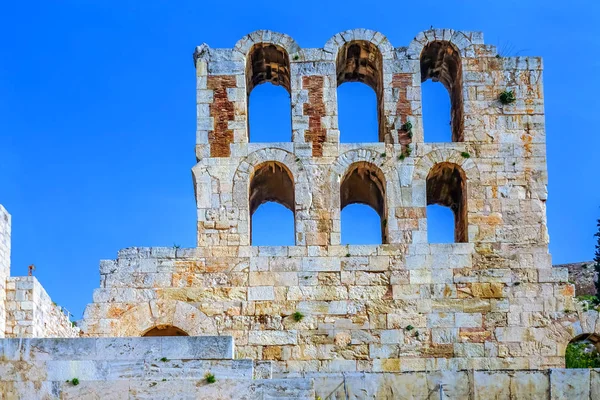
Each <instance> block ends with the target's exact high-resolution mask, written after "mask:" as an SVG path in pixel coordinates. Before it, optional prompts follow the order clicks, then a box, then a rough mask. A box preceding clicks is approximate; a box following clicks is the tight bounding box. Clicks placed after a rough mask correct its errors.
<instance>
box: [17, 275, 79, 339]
mask: <svg viewBox="0 0 600 400" xmlns="http://www.w3.org/2000/svg"><path fill="white" fill-rule="evenodd" d="M6 314H7V315H6V337H7V338H14V337H35V338H45V337H50V338H52V337H78V336H79V329H78V328H76V327H75V326H73V324H72V323H71V321H69V318H68V316H67V315H66V314H65V313H64V312H63V310H62V309H61V308H60V306H58V305H57V304H56V303H53V302H52V300H51V299H50V296H48V293H46V290H45V289H44V288H43V287H42V285H41V284H40V282H39V281H38V280H37V279H36V278H35V277H34V276H21V277H10V278H8V280H7V282H6Z"/></svg>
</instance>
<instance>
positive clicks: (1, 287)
mask: <svg viewBox="0 0 600 400" xmlns="http://www.w3.org/2000/svg"><path fill="white" fill-rule="evenodd" d="M10 224H11V217H10V214H9V213H8V211H6V209H5V208H4V207H3V206H2V204H0V338H1V337H4V335H5V329H6V325H5V323H6V280H7V279H8V277H9V276H10V243H11V241H10V234H11V231H10V228H11V226H10Z"/></svg>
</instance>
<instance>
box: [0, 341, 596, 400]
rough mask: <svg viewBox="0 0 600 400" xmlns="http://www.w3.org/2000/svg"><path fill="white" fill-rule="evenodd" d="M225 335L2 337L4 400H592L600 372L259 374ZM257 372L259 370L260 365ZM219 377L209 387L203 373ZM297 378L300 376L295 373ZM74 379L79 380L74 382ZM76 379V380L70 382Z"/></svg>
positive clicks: (0, 362)
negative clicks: (236, 352) (238, 355)
mask: <svg viewBox="0 0 600 400" xmlns="http://www.w3.org/2000/svg"><path fill="white" fill-rule="evenodd" d="M233 354H234V346H233V340H232V338H231V337H224V336H220V337H210V336H209V337H163V338H159V337H153V338H77V339H0V371H1V372H2V373H1V374H0V395H1V397H2V399H7V400H8V399H10V400H13V399H15V400H16V399H42V398H43V399H82V398H86V399H87V398H101V399H106V400H120V399H173V398H177V399H208V398H215V399H290V400H291V399H298V400H299V399H304V400H314V399H315V398H317V396H318V397H320V398H322V399H340V400H341V399H376V400H396V399H438V398H443V399H456V400H463V399H468V400H492V399H519V400H520V399H540V400H542V399H596V398H598V397H599V396H600V370H594V369H570V370H567V369H550V370H544V371H535V370H521V371H506V370H446V371H437V372H436V371H433V372H432V371H428V372H397V373H363V372H361V373H344V374H342V373H339V372H332V373H306V374H297V375H296V376H291V377H289V378H287V379H271V378H270V376H266V377H258V376H257V373H256V372H257V368H258V367H257V365H256V363H254V362H253V361H252V360H247V359H246V360H242V359H238V360H235V359H233ZM261 368H263V369H264V368H265V365H264V364H263V366H262V367H261ZM207 374H212V375H213V376H214V377H215V382H214V383H209V382H207V380H206V375H207ZM301 375H302V376H301ZM74 379H76V380H77V381H76V382H74ZM75 383H76V384H75Z"/></svg>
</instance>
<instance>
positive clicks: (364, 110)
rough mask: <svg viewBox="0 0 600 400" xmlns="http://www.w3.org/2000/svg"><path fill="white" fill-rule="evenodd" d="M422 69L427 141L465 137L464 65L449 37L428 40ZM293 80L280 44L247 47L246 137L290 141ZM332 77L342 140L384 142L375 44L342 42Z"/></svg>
mask: <svg viewBox="0 0 600 400" xmlns="http://www.w3.org/2000/svg"><path fill="white" fill-rule="evenodd" d="M420 69H421V82H422V86H421V88H422V104H423V111H422V114H423V124H424V131H425V139H426V141H428V142H444V141H455V142H460V141H463V139H464V136H463V126H464V122H463V94H462V63H461V58H460V53H459V51H458V49H457V48H456V47H455V46H454V45H453V44H452V43H450V42H447V41H434V42H431V43H429V44H427V45H426V46H425V47H424V48H423V51H422V53H421V57H420ZM291 79H292V78H291V74H290V57H289V54H288V53H287V52H286V50H285V49H284V48H283V47H281V46H278V45H274V44H269V43H259V44H255V45H254V46H253V47H252V48H251V49H250V52H249V54H248V57H247V64H246V88H247V96H248V135H249V140H250V141H252V142H287V141H289V140H290V138H291V131H292V126H291V123H292V116H291V110H292V106H291V100H290V94H291ZM336 79H337V86H338V89H337V98H338V124H339V128H340V132H341V134H340V141H341V142H346V143H360V142H377V141H379V142H384V141H386V134H387V132H386V130H387V128H386V122H385V118H384V110H383V56H382V54H381V51H380V50H379V48H378V47H377V46H376V45H374V44H373V43H371V42H368V41H363V40H357V41H352V42H348V43H345V44H344V45H343V46H341V47H340V49H339V51H338V54H337V58H336ZM263 83H267V85H262V84H263ZM259 86H260V87H259ZM446 92H447V94H446Z"/></svg>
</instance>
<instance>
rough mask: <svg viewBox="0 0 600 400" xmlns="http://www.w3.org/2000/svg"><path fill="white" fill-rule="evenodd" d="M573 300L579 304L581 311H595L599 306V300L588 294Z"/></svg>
mask: <svg viewBox="0 0 600 400" xmlns="http://www.w3.org/2000/svg"><path fill="white" fill-rule="evenodd" d="M575 299H576V300H577V301H578V302H579V303H580V304H581V307H582V308H583V311H589V310H592V309H596V308H597V307H598V305H600V299H598V297H597V296H592V295H589V294H586V295H582V296H577V297H575Z"/></svg>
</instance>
